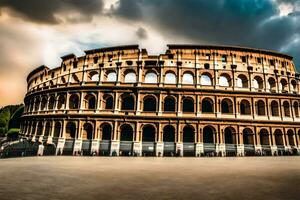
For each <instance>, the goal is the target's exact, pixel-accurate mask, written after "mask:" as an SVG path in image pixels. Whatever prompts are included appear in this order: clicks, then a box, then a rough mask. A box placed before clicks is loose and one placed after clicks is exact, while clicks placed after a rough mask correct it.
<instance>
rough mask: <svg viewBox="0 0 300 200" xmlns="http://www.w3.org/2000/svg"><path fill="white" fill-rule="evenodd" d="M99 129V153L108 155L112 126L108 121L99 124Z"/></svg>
mask: <svg viewBox="0 0 300 200" xmlns="http://www.w3.org/2000/svg"><path fill="white" fill-rule="evenodd" d="M100 129H101V141H100V149H99V154H100V155H102V156H109V155H110V141H111V139H112V127H111V125H110V124H108V123H104V124H102V125H101V126H100Z"/></svg>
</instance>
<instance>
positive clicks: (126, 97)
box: [121, 93, 135, 110]
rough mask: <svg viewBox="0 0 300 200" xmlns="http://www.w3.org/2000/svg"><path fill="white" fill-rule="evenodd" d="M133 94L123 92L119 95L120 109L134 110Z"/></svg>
mask: <svg viewBox="0 0 300 200" xmlns="http://www.w3.org/2000/svg"><path fill="white" fill-rule="evenodd" d="M134 109H135V96H134V94H130V93H124V94H122V95H121V110H134Z"/></svg>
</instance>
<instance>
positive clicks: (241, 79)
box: [236, 74, 249, 88]
mask: <svg viewBox="0 0 300 200" xmlns="http://www.w3.org/2000/svg"><path fill="white" fill-rule="evenodd" d="M236 86H237V87H238V88H248V87H249V86H248V78H247V76H246V75H244V74H240V75H238V77H237V82H236Z"/></svg>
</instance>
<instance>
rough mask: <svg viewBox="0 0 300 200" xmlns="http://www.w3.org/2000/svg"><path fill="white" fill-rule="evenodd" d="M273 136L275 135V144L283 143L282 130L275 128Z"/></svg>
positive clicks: (280, 144)
mask: <svg viewBox="0 0 300 200" xmlns="http://www.w3.org/2000/svg"><path fill="white" fill-rule="evenodd" d="M274 137H275V144H276V145H277V146H282V145H283V144H284V143H283V134H282V131H281V130H280V129H276V130H275V131H274Z"/></svg>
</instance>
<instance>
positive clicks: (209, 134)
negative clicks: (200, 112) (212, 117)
mask: <svg viewBox="0 0 300 200" xmlns="http://www.w3.org/2000/svg"><path fill="white" fill-rule="evenodd" d="M202 132H203V143H204V144H203V146H204V154H205V155H206V156H211V155H212V154H214V153H215V151H216V145H215V142H214V135H215V132H216V130H215V129H214V128H213V127H212V126H205V127H204V128H203V131H202Z"/></svg>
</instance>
